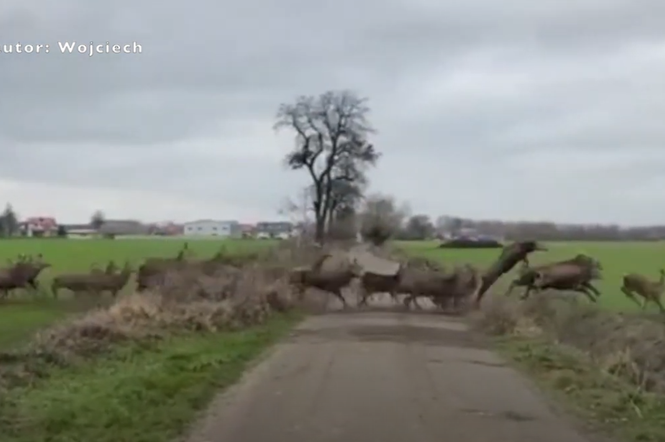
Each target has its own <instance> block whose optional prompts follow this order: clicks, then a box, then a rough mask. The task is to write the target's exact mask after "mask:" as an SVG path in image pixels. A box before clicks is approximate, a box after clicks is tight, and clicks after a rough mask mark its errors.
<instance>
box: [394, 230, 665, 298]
mask: <svg viewBox="0 0 665 442" xmlns="http://www.w3.org/2000/svg"><path fill="white" fill-rule="evenodd" d="M398 247H400V248H402V249H404V250H405V251H406V252H408V253H410V254H413V255H418V256H424V257H427V258H430V259H433V260H437V261H440V262H441V263H443V264H453V263H462V262H469V263H472V264H475V265H478V266H480V267H485V266H487V265H488V264H490V263H492V261H493V260H494V259H495V258H496V257H497V256H498V254H499V250H498V249H476V250H473V249H459V250H454V249H439V248H437V243H436V242H427V241H414V242H407V241H404V242H399V243H398ZM547 247H548V248H549V251H547V252H539V253H534V254H533V255H531V257H530V258H529V261H530V262H531V263H532V264H533V265H538V264H543V263H547V262H552V261H556V260H561V259H567V258H571V257H573V256H574V255H576V254H577V253H585V254H587V255H590V256H593V257H594V258H596V259H598V260H599V261H600V262H601V264H602V265H603V279H602V280H601V281H597V283H595V284H594V285H596V287H598V289H599V290H600V291H601V293H602V296H601V298H600V301H599V302H600V303H601V305H602V306H604V307H607V308H611V309H616V310H636V309H637V306H636V305H635V304H634V303H633V302H632V301H630V300H629V299H627V298H626V296H625V295H624V294H623V293H622V292H621V291H620V290H619V288H620V287H621V279H622V277H623V275H624V274H625V273H629V272H639V273H642V274H644V275H646V276H648V277H649V278H651V279H653V280H656V279H658V277H659V275H658V271H659V269H661V268H665V243H661V242H642V243H639V242H570V243H550V244H547ZM510 276H511V275H508V276H504V277H503V278H502V279H500V280H499V282H498V283H497V285H496V286H495V287H493V288H492V290H491V292H492V293H494V294H501V293H504V291H505V289H506V288H507V286H508V284H509V281H510V280H511V279H512V278H511V277H510ZM515 296H517V295H515ZM581 296H582V295H581ZM650 308H651V309H654V310H656V309H655V307H654V306H651V307H650Z"/></svg>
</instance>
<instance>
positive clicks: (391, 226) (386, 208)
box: [360, 194, 410, 245]
mask: <svg viewBox="0 0 665 442" xmlns="http://www.w3.org/2000/svg"><path fill="white" fill-rule="evenodd" d="M409 212H410V210H409V207H408V205H406V204H402V205H398V204H397V202H396V201H395V198H393V197H391V196H387V195H381V194H375V195H370V196H368V197H367V198H366V199H365V204H364V205H363V208H362V211H361V212H360V220H361V232H362V235H363V238H364V239H365V240H367V241H370V242H372V243H373V244H375V245H381V244H383V243H384V242H386V241H387V240H388V239H389V238H391V237H392V236H394V235H395V234H396V233H397V232H398V231H399V230H400V229H401V228H402V226H403V225H404V220H405V219H406V217H407V216H408V215H409Z"/></svg>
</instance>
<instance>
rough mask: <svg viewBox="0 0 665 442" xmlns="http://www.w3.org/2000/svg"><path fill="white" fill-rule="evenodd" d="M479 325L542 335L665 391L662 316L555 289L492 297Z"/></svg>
mask: <svg viewBox="0 0 665 442" xmlns="http://www.w3.org/2000/svg"><path fill="white" fill-rule="evenodd" d="M476 325H477V326H478V327H479V328H481V329H482V330H484V331H486V332H489V333H491V334H495V335H522V336H524V335H529V336H533V335H540V336H543V337H546V338H548V339H549V340H550V341H552V342H556V343H561V344H564V345H566V346H569V347H572V348H575V349H577V350H579V351H581V352H583V353H584V354H586V355H587V356H588V357H589V359H590V361H591V362H592V363H593V364H594V365H597V366H598V367H600V368H601V369H602V370H603V371H606V372H609V373H611V374H614V375H618V376H620V377H622V378H624V379H626V380H628V381H630V382H631V383H633V384H636V385H638V386H640V387H641V388H642V389H644V390H646V391H652V392H656V393H659V394H665V323H663V318H662V317H660V315H657V314H654V316H651V315H644V314H629V313H619V312H613V311H609V310H605V309H602V308H599V307H598V306H596V305H590V304H588V303H586V302H585V301H583V300H580V299H579V297H578V296H575V295H567V294H561V293H556V292H543V293H538V294H534V295H532V296H531V297H530V298H529V299H528V300H527V301H525V302H519V301H517V300H516V299H511V298H507V297H504V296H496V297H493V298H490V299H488V302H487V304H486V305H484V306H483V309H482V311H481V313H480V314H479V315H478V316H477V318H476Z"/></svg>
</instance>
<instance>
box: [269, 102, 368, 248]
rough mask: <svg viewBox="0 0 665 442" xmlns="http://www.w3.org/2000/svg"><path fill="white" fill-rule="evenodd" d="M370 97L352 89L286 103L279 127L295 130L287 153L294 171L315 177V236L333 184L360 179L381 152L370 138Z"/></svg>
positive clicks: (320, 233)
mask: <svg viewBox="0 0 665 442" xmlns="http://www.w3.org/2000/svg"><path fill="white" fill-rule="evenodd" d="M367 102H368V100H367V99H366V98H360V97H358V96H357V95H356V94H354V93H352V92H349V91H329V92H326V93H324V94H321V95H319V96H318V97H313V96H309V97H306V96H302V97H299V98H297V99H296V101H295V103H293V104H282V105H281V106H280V108H279V110H278V112H277V120H276V123H275V129H276V130H280V129H284V128H287V129H290V130H292V131H294V132H295V135H296V146H295V148H294V149H293V151H291V152H290V153H289V154H288V155H287V156H286V158H285V160H286V164H287V165H288V166H289V167H290V168H291V169H293V170H301V169H304V170H306V171H307V172H308V174H309V176H310V177H311V179H312V187H313V193H314V198H313V201H312V208H313V210H314V218H315V225H316V234H315V237H316V240H317V241H319V242H323V240H324V236H325V231H326V223H327V222H328V221H329V220H330V213H331V211H332V210H333V205H334V204H333V203H334V201H335V198H334V195H335V193H334V188H335V186H336V185H338V184H339V183H340V182H346V183H352V184H353V183H359V182H362V181H363V180H364V171H365V170H366V168H367V167H369V166H373V165H375V164H376V162H377V161H378V159H379V157H380V154H379V152H377V151H376V149H375V148H374V146H373V145H372V144H370V143H369V142H368V137H369V136H370V135H371V134H372V133H374V129H373V128H372V126H371V125H370V124H369V122H368V118H367V116H368V114H369V112H370V108H369V107H368V105H367Z"/></svg>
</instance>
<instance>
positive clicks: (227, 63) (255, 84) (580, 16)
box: [0, 0, 665, 224]
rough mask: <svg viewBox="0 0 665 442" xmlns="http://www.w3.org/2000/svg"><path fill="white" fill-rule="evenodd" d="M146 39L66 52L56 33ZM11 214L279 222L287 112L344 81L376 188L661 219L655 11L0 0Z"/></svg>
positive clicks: (621, 4)
mask: <svg viewBox="0 0 665 442" xmlns="http://www.w3.org/2000/svg"><path fill="white" fill-rule="evenodd" d="M90 41H94V42H95V43H103V42H106V41H108V42H110V43H111V44H131V43H133V42H136V43H138V44H140V45H141V47H142V53H140V54H96V55H94V56H92V57H89V56H87V55H81V54H63V53H61V51H60V50H59V48H58V42H61V43H64V42H72V43H73V42H76V43H77V44H78V43H84V44H87V43H89V42H90ZM16 42H21V43H24V44H25V43H32V44H48V45H49V48H50V51H49V53H47V54H46V53H42V54H35V53H33V54H16V53H14V54H4V53H3V54H0V91H1V93H0V196H1V197H2V198H0V203H1V202H3V201H11V202H12V203H13V204H14V206H15V208H16V209H17V210H18V211H19V213H20V215H22V216H35V215H43V216H47V215H51V216H56V217H57V218H58V220H60V221H68V222H74V221H85V220H87V219H89V217H90V215H91V214H92V212H93V211H94V210H96V209H101V210H104V211H105V212H106V213H107V216H109V217H114V218H120V217H122V218H127V217H129V218H140V219H145V220H165V219H175V220H187V219H192V218H223V219H240V220H243V221H250V222H252V221H258V220H260V219H275V218H276V217H277V215H276V212H277V209H278V207H279V206H280V202H281V201H282V200H283V198H285V197H287V196H293V195H296V194H297V193H298V192H299V189H301V188H302V186H303V185H304V184H305V183H306V182H307V181H306V176H305V175H304V174H302V173H298V172H291V171H287V170H285V169H284V167H283V166H282V163H281V158H282V157H283V155H284V153H285V152H286V151H287V150H288V149H289V148H290V147H291V146H292V145H293V141H292V138H290V135H289V134H288V133H284V134H279V135H278V134H275V132H274V131H273V130H272V124H273V119H274V115H275V113H276V110H277V107H278V105H279V104H280V103H281V102H285V101H293V100H294V99H295V97H296V96H297V95H300V94H318V93H321V92H324V91H326V90H328V89H351V90H355V91H357V92H358V93H360V94H361V95H364V96H367V97H369V98H370V100H371V105H372V107H373V113H372V115H371V118H372V121H373V124H374V126H376V128H377V130H378V134H377V135H376V137H375V139H374V140H373V141H374V143H375V144H376V145H377V146H378V147H379V149H380V150H381V151H382V152H383V153H384V155H383V158H382V160H381V162H380V164H379V166H378V167H377V168H376V170H374V171H373V172H372V173H371V182H372V190H374V191H380V192H384V193H390V194H394V195H395V196H396V197H397V198H399V199H400V200H407V201H409V203H410V205H411V207H412V209H413V211H414V212H419V213H427V214H429V215H432V216H433V217H436V216H437V215H440V214H444V213H446V214H451V215H457V216H464V217H475V218H492V219H497V218H502V219H530V220H543V219H549V220H555V221H569V222H617V223H626V224H649V223H665V2H663V1H662V0H575V1H572V0H570V1H563V0H556V1H555V0H540V1H533V0H505V1H502V2H495V1H494V2H492V1H489V0H467V1H464V2H461V1H454V2H453V1H447V0H381V1H378V0H353V1H352V0H337V1H334V2H316V1H311V0H281V1H274V0H244V1H237V2H230V1H225V0H215V1H212V0H189V1H187V2H185V1H175V0H160V1H154V0H144V1H127V0H114V1H112V2H109V3H97V2H94V1H90V0H59V1H58V2H53V1H50V0H20V1H19V0H4V1H3V2H2V3H0V43H2V44H13V43H16Z"/></svg>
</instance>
